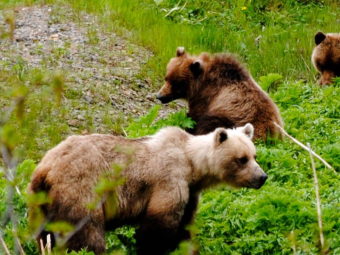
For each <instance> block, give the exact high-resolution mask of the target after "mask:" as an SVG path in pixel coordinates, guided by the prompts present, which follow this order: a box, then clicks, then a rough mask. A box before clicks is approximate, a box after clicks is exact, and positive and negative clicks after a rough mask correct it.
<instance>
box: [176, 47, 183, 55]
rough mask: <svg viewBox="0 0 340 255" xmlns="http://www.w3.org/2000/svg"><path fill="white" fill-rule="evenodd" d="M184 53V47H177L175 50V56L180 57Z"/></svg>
mask: <svg viewBox="0 0 340 255" xmlns="http://www.w3.org/2000/svg"><path fill="white" fill-rule="evenodd" d="M184 54H185V49H184V47H178V48H177V50H176V56H177V57H181V56H183V55H184Z"/></svg>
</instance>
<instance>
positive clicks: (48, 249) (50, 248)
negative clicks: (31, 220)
mask: <svg viewBox="0 0 340 255" xmlns="http://www.w3.org/2000/svg"><path fill="white" fill-rule="evenodd" d="M46 246H47V254H48V255H51V254H52V243H51V234H48V235H47V244H46Z"/></svg>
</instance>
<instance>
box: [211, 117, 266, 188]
mask: <svg viewBox="0 0 340 255" xmlns="http://www.w3.org/2000/svg"><path fill="white" fill-rule="evenodd" d="M215 133H216V136H215V137H216V138H215V153H214V154H213V157H212V158H211V159H212V162H216V163H215V164H217V165H215V166H214V167H213V168H212V169H215V170H219V169H223V171H219V174H220V178H221V180H223V181H224V182H226V183H228V184H229V185H231V186H234V187H248V188H255V189H259V188H260V187H261V186H262V185H263V184H264V183H265V182H266V180H267V178H268V176H267V175H266V174H265V173H264V171H263V170H262V168H261V167H260V166H259V164H258V163H257V162H256V148H255V146H254V144H253V142H252V141H251V139H252V138H253V135H254V128H253V126H252V125H251V124H249V123H248V124H246V125H245V126H243V127H239V128H236V129H223V128H217V129H216V130H215ZM225 151H228V153H227V155H226V153H225Z"/></svg>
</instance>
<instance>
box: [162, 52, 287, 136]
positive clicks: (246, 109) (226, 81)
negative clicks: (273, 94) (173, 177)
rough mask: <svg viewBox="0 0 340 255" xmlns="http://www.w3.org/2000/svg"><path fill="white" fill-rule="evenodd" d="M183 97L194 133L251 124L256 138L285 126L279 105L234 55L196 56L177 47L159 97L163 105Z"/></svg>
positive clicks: (273, 134) (277, 134)
mask: <svg viewBox="0 0 340 255" xmlns="http://www.w3.org/2000/svg"><path fill="white" fill-rule="evenodd" d="M180 98H182V99H186V100H187V101H188V108H189V110H188V116H189V117H191V118H192V119H193V120H194V121H195V122H196V126H195V128H194V130H191V131H190V130H189V132H191V133H192V134H196V135H200V134H207V133H209V132H211V131H213V130H214V129H215V128H217V127H225V128H234V127H239V126H243V125H245V124H246V123H251V124H253V125H254V129H255V135H254V139H258V138H262V139H264V140H267V137H268V134H270V136H271V137H273V136H278V137H281V135H282V134H281V132H280V130H279V129H278V128H277V127H276V126H275V125H274V122H276V123H277V124H278V125H280V126H282V120H281V116H280V112H279V110H278V108H277V106H276V105H275V104H274V102H273V101H272V99H271V98H270V97H269V96H268V95H267V94H266V93H265V92H264V91H263V90H262V89H261V87H260V86H259V85H258V84H257V83H256V82H255V81H254V80H253V78H252V77H251V75H250V73H249V72H248V71H247V70H246V69H245V68H244V67H243V66H242V65H241V64H240V62H239V61H238V60H237V59H236V57H235V56H233V55H232V54H216V55H214V56H210V55H209V54H208V53H202V54H200V55H199V56H198V57H196V56H190V55H189V54H188V53H186V52H185V50H184V48H183V47H179V48H177V52H176V57H175V58H172V59H171V60H170V63H169V64H168V66H167V72H166V76H165V84H164V85H163V87H162V88H161V89H160V91H159V93H158V95H157V99H159V100H160V101H161V102H162V103H163V104H164V103H168V102H170V101H172V100H175V99H180Z"/></svg>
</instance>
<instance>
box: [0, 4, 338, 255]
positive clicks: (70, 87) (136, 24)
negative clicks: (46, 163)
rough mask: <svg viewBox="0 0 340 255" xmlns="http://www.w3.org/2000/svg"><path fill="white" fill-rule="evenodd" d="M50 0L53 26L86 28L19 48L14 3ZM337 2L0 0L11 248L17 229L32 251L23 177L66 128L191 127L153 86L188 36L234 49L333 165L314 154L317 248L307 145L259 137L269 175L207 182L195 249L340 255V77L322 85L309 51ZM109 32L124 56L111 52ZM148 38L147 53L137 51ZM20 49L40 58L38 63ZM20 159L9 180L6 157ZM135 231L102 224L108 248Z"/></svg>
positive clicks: (3, 184)
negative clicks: (258, 181) (245, 183)
mask: <svg viewBox="0 0 340 255" xmlns="http://www.w3.org/2000/svg"><path fill="white" fill-rule="evenodd" d="M45 4H49V6H50V8H51V11H50V12H51V15H50V16H49V17H50V18H49V20H48V22H49V24H50V27H53V26H52V25H53V24H67V29H68V30H71V28H72V26H71V25H70V24H71V23H72V24H75V25H77V26H79V27H82V28H84V29H85V30H84V31H83V32H84V34H86V37H84V38H87V39H86V40H85V42H84V43H83V44H80V46H79V45H78V46H77V47H78V48H77V53H75V52H74V49H75V48H74V47H75V45H74V44H72V43H73V41H72V40H71V39H70V40H69V41H68V42H66V43H65V44H62V45H57V46H55V45H54V46H53V45H52V46H51V47H50V48H44V47H43V46H41V45H39V43H36V44H34V45H32V47H31V48H30V51H29V52H28V53H29V54H28V55H25V54H24V53H25V51H23V49H25V47H26V46H21V47H22V48H19V51H18V49H16V48H15V47H14V48H13V47H12V46H11V45H14V43H12V42H11V37H12V36H13V33H14V31H13V30H14V28H15V25H14V24H15V23H14V22H15V18H16V16H17V13H18V12H19V11H20V8H23V7H25V6H31V5H34V6H38V7H39V8H40V7H41V8H43V6H45ZM65 7H67V8H65ZM339 7H340V6H339V3H338V1H335V0H334V1H331V0H329V1H326V0H325V1H317V0H315V1H303V0H300V1H289V0H285V1H276V0H271V1H269V0H268V1H265V0H264V1H236V0H235V1H227V2H225V1H204V0H202V1H170V0H164V1H135V0H129V1H126V0H117V1H94V0H93V1H91V0H83V1H61V0H53V1H30V0H27V1H21V0H17V1H9V0H4V1H2V2H1V3H0V10H1V12H0V13H1V15H0V21H1V23H0V34H1V41H0V47H1V52H0V140H1V146H2V149H1V158H2V160H1V172H0V175H1V179H0V219H1V236H2V237H3V239H4V241H5V243H6V245H7V247H8V249H9V250H10V253H11V254H12V253H20V250H19V249H18V245H16V243H17V240H19V241H20V243H21V245H22V247H23V251H24V252H25V253H26V254H38V251H37V248H36V245H35V244H34V241H33V240H32V238H31V233H29V229H28V223H27V205H26V203H27V199H28V198H27V196H26V187H27V184H28V182H29V178H30V175H31V173H32V171H33V170H34V168H35V165H36V164H37V163H38V162H39V160H40V159H41V157H42V155H43V154H44V153H45V152H46V151H47V150H48V149H49V148H51V147H53V146H54V145H56V144H57V143H59V142H60V141H61V140H62V139H64V138H65V137H66V136H67V135H69V134H73V133H76V134H80V133H93V132H101V133H103V132H106V133H115V134H122V135H127V136H130V137H138V136H142V135H147V134H152V133H154V132H156V131H157V130H158V129H159V128H161V127H163V126H164V125H179V126H181V127H183V128H185V127H188V126H190V125H192V122H190V120H188V119H187V118H186V117H185V115H184V112H185V111H183V110H182V108H183V107H182V106H181V105H178V104H170V105H168V106H154V105H155V104H157V102H156V101H155V100H154V98H152V93H156V92H157V91H158V89H159V88H160V87H161V85H162V79H163V76H164V75H165V67H166V64H167V62H168V61H169V59H170V58H171V57H173V56H174V55H175V50H176V48H177V47H178V46H185V48H186V50H187V51H188V52H193V53H200V52H201V51H209V52H212V53H213V52H220V51H230V52H233V53H236V54H238V55H239V56H240V59H241V60H242V61H244V63H245V65H246V66H247V67H248V68H249V70H250V71H251V74H252V75H253V76H254V78H255V80H256V81H258V82H259V84H260V85H261V86H262V88H263V89H265V90H266V91H267V92H268V93H269V95H270V96H271V97H272V98H273V99H274V101H275V102H276V103H277V105H278V106H279V108H280V110H281V114H282V118H283V120H284V122H285V129H286V130H287V132H288V133H289V134H291V135H292V136H294V137H296V138H297V139H298V140H300V141H301V142H303V143H307V142H309V143H310V144H311V146H312V148H313V150H314V151H316V152H317V153H318V154H320V155H321V156H322V157H323V158H324V159H325V160H326V161H327V162H328V163H330V164H331V165H332V166H333V167H334V169H335V171H333V170H330V169H328V168H326V167H325V166H324V165H323V164H322V163H320V162H319V161H316V169H317V172H318V177H319V187H320V195H321V204H322V218H323V230H324V236H325V246H324V247H322V248H321V247H320V240H319V236H318V225H317V210H316V202H315V191H314V183H313V173H312V170H311V164H310V158H309V154H308V152H306V151H304V150H303V149H301V148H300V147H298V146H297V145H295V144H293V143H291V142H290V141H289V140H285V141H284V142H276V143H272V144H264V143H261V142H259V143H257V148H258V162H259V164H260V165H261V166H262V168H263V169H264V170H265V171H266V172H267V174H268V176H269V179H268V180H267V183H266V185H265V186H264V187H262V188H261V189H260V190H246V189H242V190H236V191H235V190H229V189H227V188H220V189H219V190H216V191H207V192H205V193H204V195H203V196H202V199H201V203H200V207H199V211H198V215H197V219H196V221H195V224H194V225H193V226H191V229H192V233H193V235H194V239H193V240H194V243H195V244H197V245H198V246H200V251H201V253H200V254H218V253H221V254H292V253H293V254H294V253H295V254H320V253H321V254H339V253H340V238H339V236H340V233H339V232H340V220H339V219H340V191H339V171H340V156H339V155H340V143H339V139H338V138H339V135H340V128H339V124H340V103H339V100H338V98H339V97H340V80H339V79H337V80H336V81H335V83H334V84H333V85H332V86H328V87H324V88H321V87H320V86H319V85H317V84H316V81H317V72H316V71H315V70H314V69H313V66H312V64H311V61H310V57H311V52H312V49H313V45H314V40H313V35H314V34H315V33H316V32H317V31H318V30H322V31H324V32H340V29H339V28H340V23H339V18H338V17H339ZM46 11H47V12H48V8H47V9H46ZM88 14H91V15H92V16H91V17H96V18H94V19H91V18H90V16H86V15H88ZM85 18H86V19H85ZM63 22H64V23H63ZM17 24H18V23H17ZM20 26H21V25H20V24H19V27H20ZM19 27H18V25H17V27H16V29H17V30H18V29H19ZM57 28H58V27H57ZM63 29H65V28H63V27H61V28H60V30H58V31H59V32H58V33H59V34H60V36H62V35H63V31H65V30H63ZM67 29H66V30H67ZM113 33H114V34H115V35H116V37H113V36H114V35H113ZM51 35H53V33H52V34H51ZM79 38H80V37H79ZM107 38H108V39H107ZM110 38H111V39H110ZM121 38H123V39H124V41H121V40H123V39H121ZM52 40H56V39H55V38H54V39H53V38H52ZM106 42H107V44H106ZM132 42H133V43H132ZM116 44H118V46H119V45H121V48H119V50H118V51H119V52H121V54H122V56H120V57H121V58H115V57H116V56H117V55H116V54H118V53H117V51H115V47H118V46H116ZM99 46H100V48H99ZM141 46H143V47H144V48H142V47H141ZM139 47H140V48H139ZM84 48H87V51H81V49H84ZM145 48H146V49H148V50H149V51H150V53H145V54H144V53H143V54H144V55H143V54H142V56H141V57H140V58H133V57H134V56H136V55H138V54H139V53H140V52H142V51H143V50H145ZM20 50H22V51H20ZM95 53H97V54H95ZM76 54H78V55H77V56H79V58H76V57H75V55H76ZM27 56H33V57H37V56H42V58H41V61H40V62H39V64H36V65H33V64H32V62H30V59H29V58H27ZM124 56H130V57H131V59H132V60H130V59H127V58H126V59H125V58H124ZM141 58H145V59H143V60H142V59H141ZM72 61H73V62H72ZM129 63H130V64H131V65H130V64H129ZM134 63H137V66H134V65H132V64H134ZM77 66H78V67H79V66H80V67H81V69H80V68H79V70H81V71H79V72H78V71H76V70H78V69H76V68H77ZM109 67H112V69H107V68H109ZM95 69H96V70H95ZM124 70H125V71H127V70H130V71H131V70H135V71H133V72H132V71H131V72H130V71H127V72H125V71H124ZM149 93H150V94H151V95H150V94H149ZM147 98H149V99H147ZM139 100H141V101H140V102H141V103H140V104H139V103H138V102H139ZM132 104H134V106H132V107H129V105H132ZM124 107H125V108H124ZM165 109H166V110H168V109H172V112H173V113H171V114H168V112H167V111H166V110H165ZM133 110H134V111H135V112H133ZM164 110H165V111H164ZM17 163H19V164H18V165H17V167H16V168H13V169H15V178H14V179H13V178H12V177H11V176H10V174H11V173H14V172H13V171H8V167H13V166H15V165H16V164H17ZM10 191H11V192H10ZM11 206H13V208H12V207H11ZM133 233H134V228H128V227H125V228H121V229H119V230H117V231H116V232H115V233H112V234H109V235H108V236H107V248H108V253H109V254H114V253H118V252H121V253H123V254H124V253H130V254H133V253H134V250H133V244H134V239H133V237H132V236H133ZM15 236H17V239H16V238H14V237H15ZM186 248H187V246H186V245H183V246H182V247H181V249H180V250H179V251H177V252H175V253H177V254H182V253H185V251H186ZM0 253H4V250H3V247H2V246H1V247H0ZM73 254H76V253H73ZM78 254H86V251H83V252H79V253H78Z"/></svg>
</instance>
